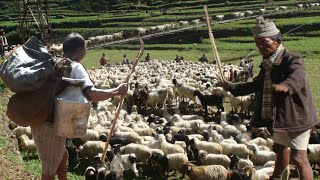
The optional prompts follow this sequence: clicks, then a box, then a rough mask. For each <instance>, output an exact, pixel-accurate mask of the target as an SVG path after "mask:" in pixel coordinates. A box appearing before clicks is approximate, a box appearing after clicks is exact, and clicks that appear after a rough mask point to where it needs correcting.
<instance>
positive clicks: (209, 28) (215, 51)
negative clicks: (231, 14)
mask: <svg viewBox="0 0 320 180" xmlns="http://www.w3.org/2000/svg"><path fill="white" fill-rule="evenodd" d="M203 9H204V13H205V15H206V20H207V27H208V31H209V37H210V42H211V46H212V51H213V55H214V57H215V60H216V64H217V66H218V69H219V72H220V76H221V80H222V81H223V82H225V78H224V76H223V71H222V67H221V62H220V57H219V54H218V50H217V46H216V44H215V42H214V36H213V33H212V30H211V22H210V18H209V13H208V7H207V5H204V6H203Z"/></svg>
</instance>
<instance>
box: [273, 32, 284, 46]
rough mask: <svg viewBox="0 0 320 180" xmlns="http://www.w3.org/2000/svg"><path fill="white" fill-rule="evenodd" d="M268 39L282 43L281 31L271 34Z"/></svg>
mask: <svg viewBox="0 0 320 180" xmlns="http://www.w3.org/2000/svg"><path fill="white" fill-rule="evenodd" d="M270 39H272V40H274V41H277V42H279V43H282V33H281V32H279V33H278V34H276V35H274V36H271V37H270Z"/></svg>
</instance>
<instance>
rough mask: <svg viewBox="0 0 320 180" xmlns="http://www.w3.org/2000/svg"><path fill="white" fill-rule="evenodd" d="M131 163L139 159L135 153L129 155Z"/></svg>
mask: <svg viewBox="0 0 320 180" xmlns="http://www.w3.org/2000/svg"><path fill="white" fill-rule="evenodd" d="M128 159H129V161H130V162H131V164H134V163H135V162H136V161H137V156H136V155H135V154H134V153H131V154H130V155H129V157H128Z"/></svg>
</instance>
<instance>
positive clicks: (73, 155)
mask: <svg viewBox="0 0 320 180" xmlns="http://www.w3.org/2000/svg"><path fill="white" fill-rule="evenodd" d="M66 149H67V151H68V164H69V167H70V168H74V167H75V166H76V165H77V164H78V162H79V153H78V151H79V150H78V148H77V147H76V146H75V145H74V144H73V142H72V139H69V138H67V139H66Z"/></svg>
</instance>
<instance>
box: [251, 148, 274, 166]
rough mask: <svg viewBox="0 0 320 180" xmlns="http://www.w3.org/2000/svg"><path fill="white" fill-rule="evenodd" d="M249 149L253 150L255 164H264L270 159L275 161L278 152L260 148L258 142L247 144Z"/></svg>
mask: <svg viewBox="0 0 320 180" xmlns="http://www.w3.org/2000/svg"><path fill="white" fill-rule="evenodd" d="M247 147H248V149H250V150H251V151H252V152H253V156H252V157H251V158H252V159H251V160H252V162H253V163H254V164H255V165H264V164H265V163H266V162H268V161H275V159H276V153H274V152H272V151H266V150H259V149H258V146H257V145H256V144H247Z"/></svg>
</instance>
